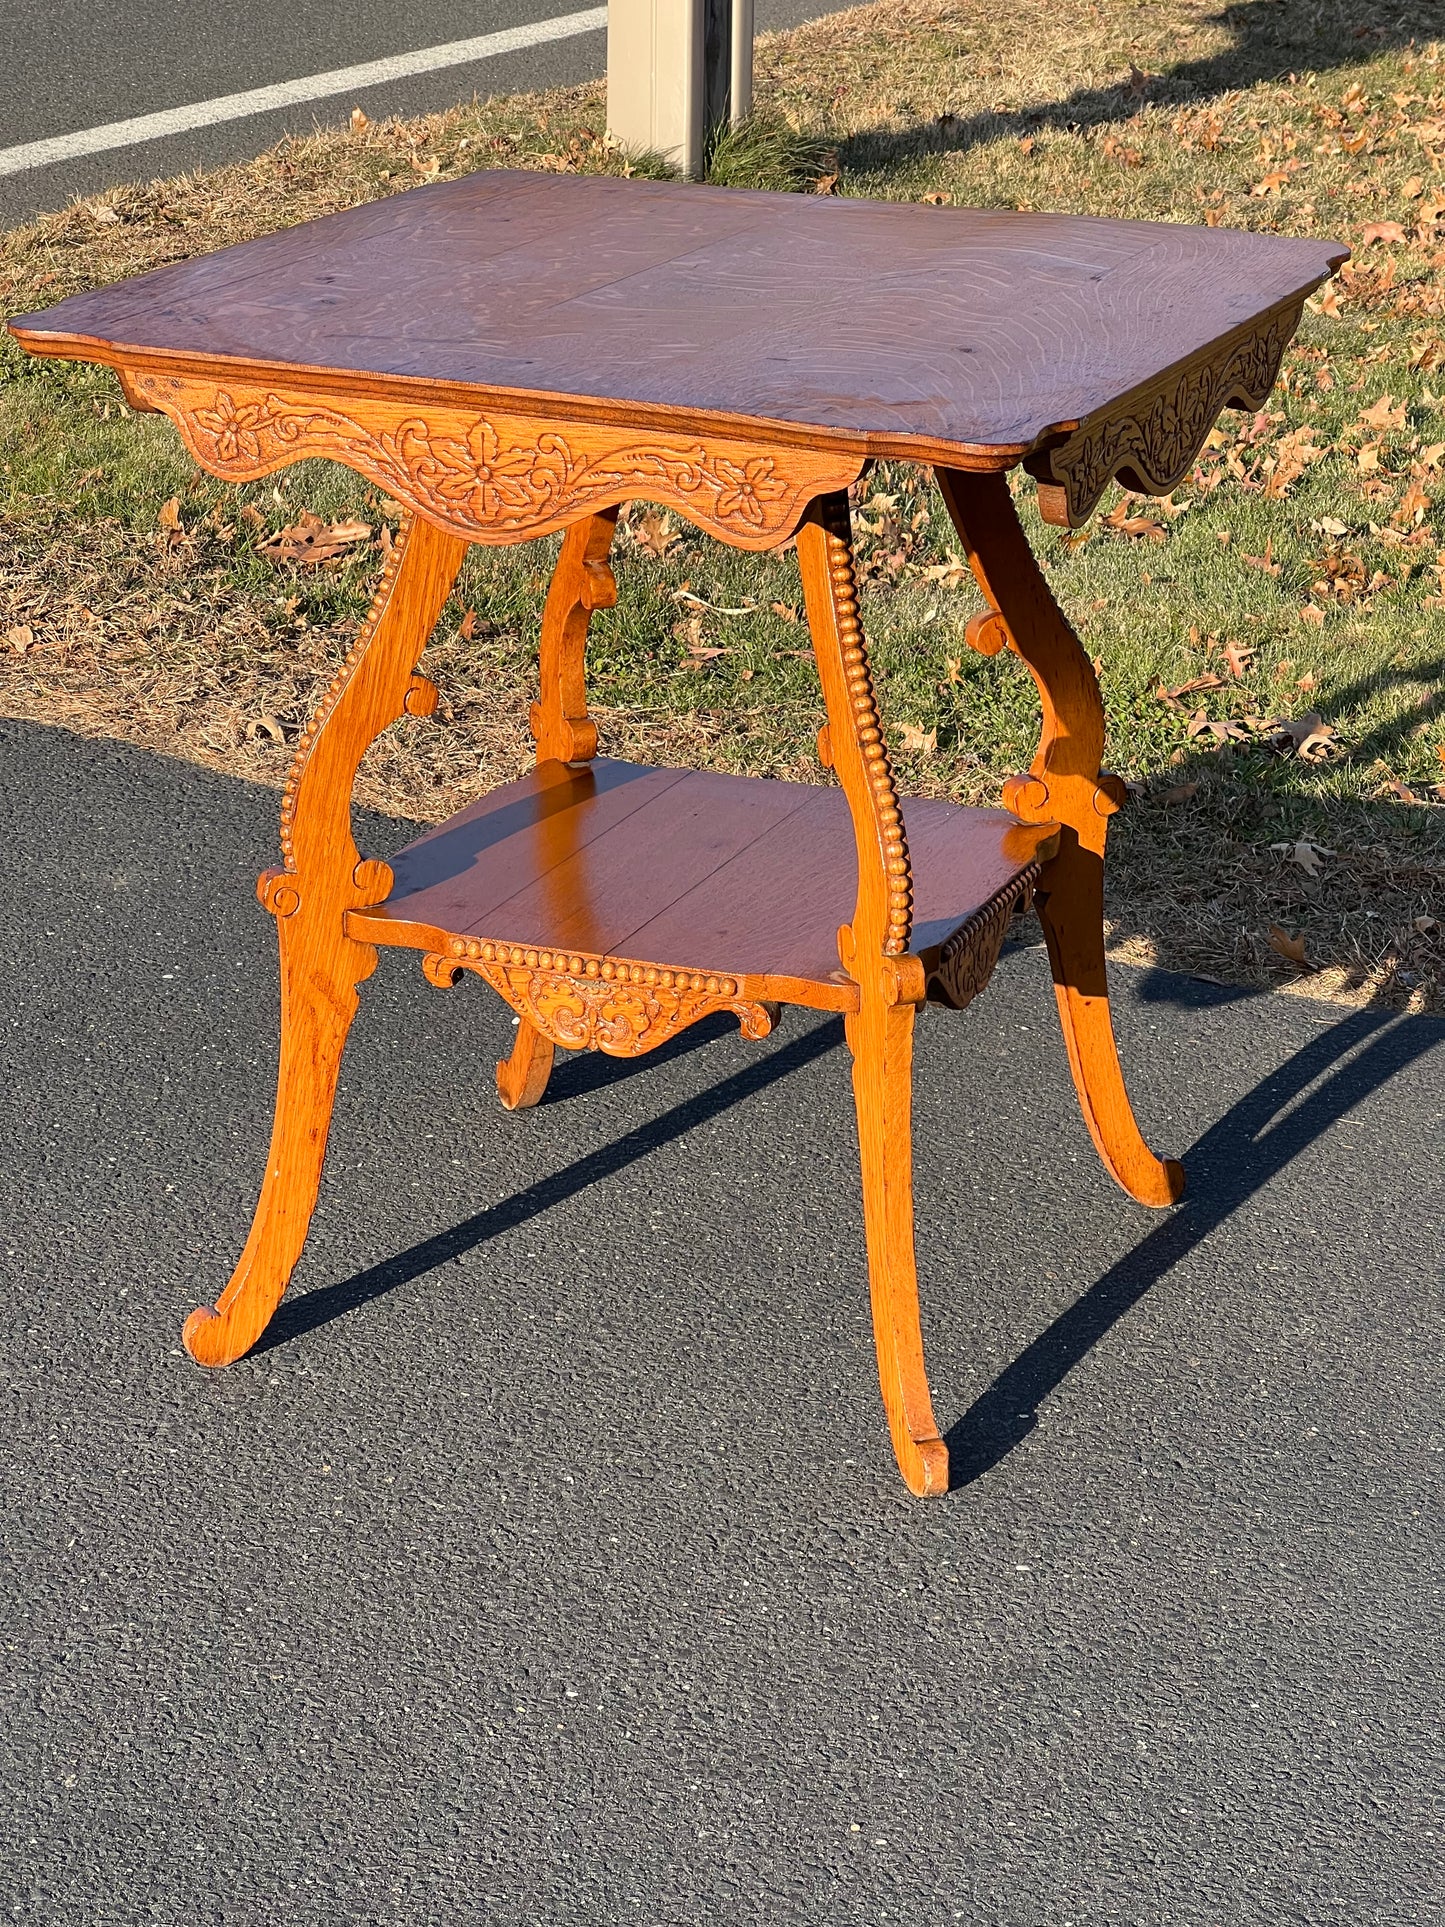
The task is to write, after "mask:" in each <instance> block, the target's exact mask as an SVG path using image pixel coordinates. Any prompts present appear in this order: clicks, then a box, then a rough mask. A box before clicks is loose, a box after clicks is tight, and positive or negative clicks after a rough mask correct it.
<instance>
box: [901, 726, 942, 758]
mask: <svg viewBox="0 0 1445 1927" xmlns="http://www.w3.org/2000/svg"><path fill="white" fill-rule="evenodd" d="M898 746H899V748H900V749H902V750H905V751H906V750H911V751H913V753H914V754H915V755H918V756H931V755H932V754H933V752H934V751H935V750H936V749H937V748H938V731H937V730H936V729H920V728H919V727H918V725H917V724H916V723H905V724H904V726H903V733H902V735H901V736H900V737H899V739H898Z"/></svg>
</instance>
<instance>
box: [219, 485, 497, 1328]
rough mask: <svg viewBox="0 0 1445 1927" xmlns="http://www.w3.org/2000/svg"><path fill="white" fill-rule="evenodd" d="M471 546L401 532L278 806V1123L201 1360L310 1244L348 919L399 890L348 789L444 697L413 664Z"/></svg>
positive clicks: (268, 888)
mask: <svg viewBox="0 0 1445 1927" xmlns="http://www.w3.org/2000/svg"><path fill="white" fill-rule="evenodd" d="M466 546H467V545H466V543H465V542H464V541H463V540H462V538H461V537H460V536H455V535H448V534H446V533H445V532H444V531H443V530H441V529H438V528H435V527H433V526H432V525H431V524H430V523H427V522H408V523H406V524H405V525H404V526H403V529H402V534H401V539H400V541H399V542H398V543H397V545H396V548H395V550H394V552H393V554H392V557H391V559H390V561H389V562H388V563H387V566H386V568H385V570H384V571H383V573H382V579H381V583H380V586H379V587H378V589H377V593H376V598H375V600H374V601H373V603H372V605H371V610H370V613H369V614H368V616H367V619H366V621H365V623H364V624H363V625H362V629H361V633H360V634H359V635H358V637H357V639H356V642H355V645H354V646H353V648H352V649H351V651H350V653H349V654H348V656H347V658H346V660H345V662H344V663H343V664H342V665H341V668H340V670H339V671H338V672H337V675H336V678H335V680H334V681H333V683H332V685H331V687H330V689H329V690H328V691H327V692H326V695H325V696H324V697H323V698H322V701H321V706H320V708H319V709H318V710H317V712H316V715H315V717H314V718H313V719H312V721H311V723H310V725H309V726H308V728H307V730H306V733H305V734H304V736H303V737H302V739H301V743H300V746H299V748H298V750H297V755H296V763H295V766H294V768H293V770H292V772H291V779H290V782H289V783H288V784H287V786H286V791H285V795H284V797H283V799H282V805H281V849H282V853H283V855H284V857H285V867H284V868H283V869H279V870H268V871H266V872H265V874H264V875H263V876H262V877H261V880H260V885H259V889H260V895H261V901H262V902H263V903H264V904H265V906H266V908H267V909H268V910H270V911H271V913H272V915H273V916H274V917H275V918H276V928H277V935H278V937H279V940H280V946H281V1064H280V1071H279V1074H278V1077H277V1081H276V1119H275V1124H274V1126H273V1128H272V1132H271V1150H270V1154H269V1156H268V1157H267V1160H266V1176H265V1179H264V1181H263V1182H262V1185H261V1196H260V1199H259V1201H258V1203H257V1205H256V1215H255V1218H254V1219H253V1220H252V1224H251V1234H250V1236H249V1237H248V1238H247V1240H246V1247H245V1249H244V1251H243V1252H242V1253H241V1259H240V1263H239V1264H238V1265H237V1266H236V1269H235V1271H234V1272H233V1274H232V1276H231V1281H230V1283H229V1284H228V1285H227V1286H226V1289H225V1290H224V1291H223V1292H222V1293H221V1296H220V1298H219V1299H218V1300H217V1302H216V1306H215V1309H214V1310H212V1309H211V1308H210V1307H209V1306H202V1307H201V1308H200V1310H199V1311H194V1312H192V1313H191V1316H190V1317H189V1318H188V1319H187V1320H186V1327H185V1334H184V1336H185V1342H186V1349H187V1350H188V1351H189V1352H190V1354H191V1356H192V1358H194V1359H195V1360H197V1362H198V1363H199V1364H202V1365H229V1364H230V1363H231V1361H232V1360H233V1359H236V1358H239V1357H240V1356H241V1354H242V1352H244V1351H248V1350H249V1349H250V1347H251V1346H252V1345H254V1344H255V1342H256V1340H257V1339H258V1338H259V1337H260V1336H261V1333H262V1332H263V1331H264V1330H265V1329H266V1325H267V1322H268V1320H269V1319H270V1317H271V1314H272V1312H273V1311H274V1310H275V1309H276V1307H277V1305H278V1304H279V1303H280V1301H281V1294H282V1293H283V1292H284V1291H285V1289H286V1286H287V1283H288V1282H289V1280H290V1277H291V1273H292V1271H293V1269H294V1268H295V1265H296V1260H297V1259H298V1258H299V1257H300V1255H301V1247H302V1245H303V1244H304V1243H305V1241H306V1231H307V1227H308V1226H309V1225H310V1223H311V1213H312V1210H313V1209H314V1207H315V1204H316V1192H317V1189H318V1187H319V1185H320V1183H321V1163H322V1159H323V1158H324V1157H325V1155H326V1135H327V1132H328V1131H329V1130H330V1128H331V1109H332V1104H333V1102H334V1100H335V1097H336V1077H337V1072H338V1071H339V1070H340V1068H341V1048H342V1045H343V1044H344V1043H345V1041H346V1033H347V1031H348V1030H349V1029H350V1027H351V1020H352V1018H353V1017H354V1016H355V1014H356V1008H357V1003H358V998H357V994H356V988H357V985H358V984H361V983H364V982H365V981H366V979H367V978H368V977H369V976H370V975H371V973H372V971H373V970H375V968H376V950H375V947H374V946H373V945H372V944H369V943H360V942H357V941H356V940H355V939H354V938H352V937H350V936H348V935H347V932H346V914H347V912H348V911H349V910H353V909H360V908H366V907H368V906H370V905H372V904H376V903H380V902H381V901H382V900H383V898H385V896H386V895H387V893H388V892H389V890H390V889H391V882H392V878H391V872H390V870H389V869H388V868H387V866H386V865H385V864H384V863H379V862H376V861H374V860H368V859H363V858H362V856H361V854H360V852H359V851H358V850H357V847H356V843H355V841H354V839H353V837H352V832H351V789H352V784H353V783H354V781H355V779H356V772H357V768H358V767H359V765H360V763H361V759H362V757H363V756H364V755H365V753H366V751H367V748H368V747H369V746H370V744H371V743H372V742H373V741H374V739H375V738H376V737H377V735H379V733H380V732H381V731H382V730H383V729H384V728H385V727H386V725H387V724H388V723H390V722H394V721H395V720H396V718H397V717H398V716H400V715H401V714H402V712H403V710H404V709H405V707H406V703H407V699H408V696H416V697H419V698H420V699H421V700H422V701H423V702H425V701H426V699H427V698H428V695H430V696H431V697H433V698H434V696H435V692H434V691H433V690H432V689H431V685H430V684H429V683H425V682H424V681H422V679H420V678H417V677H416V676H415V675H414V670H415V665H416V661H417V658H418V657H419V656H420V655H421V652H422V650H423V648H425V646H426V640H427V637H428V636H429V635H430V634H431V632H432V628H433V626H434V625H435V623H436V619H437V617H438V615H439V614H440V613H441V609H442V605H443V603H444V602H445V601H446V599H447V596H448V594H449V593H450V590H451V586H452V583H453V582H454V581H455V579H456V574H457V570H458V569H459V568H460V566H461V561H462V557H463V555H464V554H465V553H466Z"/></svg>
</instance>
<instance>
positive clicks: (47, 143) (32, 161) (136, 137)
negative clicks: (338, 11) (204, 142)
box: [0, 6, 607, 174]
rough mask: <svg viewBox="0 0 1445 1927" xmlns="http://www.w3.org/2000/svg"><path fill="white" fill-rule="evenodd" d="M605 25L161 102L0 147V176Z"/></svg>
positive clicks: (583, 22)
mask: <svg viewBox="0 0 1445 1927" xmlns="http://www.w3.org/2000/svg"><path fill="white" fill-rule="evenodd" d="M606 25H607V9H606V7H605V6H604V7H588V8H587V9H586V11H585V12H583V13H564V14H562V15H560V16H559V17H558V18H557V19H554V20H537V21H534V22H533V23H532V24H531V25H530V26H526V27H505V28H503V29H502V31H501V32H500V33H484V34H478V35H477V36H476V38H475V39H473V40H448V41H446V42H445V43H444V44H443V45H442V46H440V47H422V48H420V49H418V51H417V52H416V53H410V54H393V55H392V56H391V57H390V58H389V59H387V60H368V61H366V62H365V63H364V65H362V66H360V67H333V68H332V70H331V72H330V73H328V74H312V75H311V76H310V77H309V78H308V79H306V80H283V81H278V82H277V84H276V85H275V86H274V87H252V88H250V89H249V90H248V91H247V92H246V93H244V94H222V95H221V96H220V97H219V99H217V100H201V101H197V102H196V103H195V105H194V106H192V107H168V108H167V109H166V110H165V111H164V112H163V113H159V114H139V115H137V116H136V118H135V119H134V120H113V121H109V122H107V124H106V125H105V126H104V127H88V128H86V129H85V130H84V131H83V132H82V133H79V134H57V135H55V136H54V137H53V138H51V139H49V140H41V141H26V142H25V144H24V145H23V146H21V147H4V148H0V174H23V173H24V172H25V171H26V169H27V168H32V167H50V166H52V165H53V164H54V163H55V162H56V161H72V160H74V159H76V157H77V156H78V155H81V154H105V153H108V152H109V151H110V149H111V148H113V147H133V146H134V145H135V144H136V143H137V142H138V141H153V140H159V139H160V138H161V137H162V136H163V135H165V134H186V133H189V132H190V130H191V129H192V128H193V127H214V126H215V125H216V123H217V122H218V121H223V120H244V119H246V117H247V116H248V115H250V114H265V113H269V112H270V111H271V110H272V109H273V108H276V107H294V106H295V105H296V103H297V102H298V101H303V100H325V99H327V98H328V96H330V95H332V94H350V93H359V92H360V90H361V89H362V88H363V87H378V86H380V85H382V84H383V82H385V81H388V80H406V79H408V78H409V77H410V76H411V75H412V74H431V73H435V72H436V71H437V69H438V68H440V67H465V66H467V65H468V64H469V63H470V62H471V61H474V60H491V59H493V58H495V56H496V55H498V54H510V53H518V52H520V51H521V49H522V48H524V47H540V46H542V45H543V44H544V43H545V42H546V41H549V40H570V39H572V38H573V36H574V35H576V34H583V33H593V32H595V31H596V30H597V29H598V28H600V27H605V26H606Z"/></svg>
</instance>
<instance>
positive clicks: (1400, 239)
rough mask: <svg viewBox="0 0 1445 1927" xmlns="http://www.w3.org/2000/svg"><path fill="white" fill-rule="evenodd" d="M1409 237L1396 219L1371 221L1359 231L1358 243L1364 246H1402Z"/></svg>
mask: <svg viewBox="0 0 1445 1927" xmlns="http://www.w3.org/2000/svg"><path fill="white" fill-rule="evenodd" d="M1409 238H1410V237H1409V235H1408V234H1406V232H1405V230H1404V228H1402V227H1401V226H1400V223H1399V222H1398V221H1371V222H1370V223H1369V224H1368V225H1367V226H1366V227H1364V228H1362V229H1361V231H1360V245H1361V246H1362V247H1366V248H1369V247H1377V246H1382V245H1383V246H1388V247H1403V246H1404V245H1405V243H1406V242H1407V241H1408V240H1409Z"/></svg>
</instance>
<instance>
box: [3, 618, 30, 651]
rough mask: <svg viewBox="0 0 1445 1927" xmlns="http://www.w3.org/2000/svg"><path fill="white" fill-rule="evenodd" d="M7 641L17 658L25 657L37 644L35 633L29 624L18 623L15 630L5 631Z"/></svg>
mask: <svg viewBox="0 0 1445 1927" xmlns="http://www.w3.org/2000/svg"><path fill="white" fill-rule="evenodd" d="M5 640H6V642H7V643H9V645H10V647H11V648H12V649H13V650H14V651H15V653H16V655H17V656H23V655H24V654H25V651H26V650H27V649H29V648H31V647H32V646H33V645H34V642H35V631H34V630H33V629H32V628H31V627H30V625H29V623H28V622H17V623H16V624H15V626H14V628H13V629H7V630H6V631H5Z"/></svg>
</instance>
